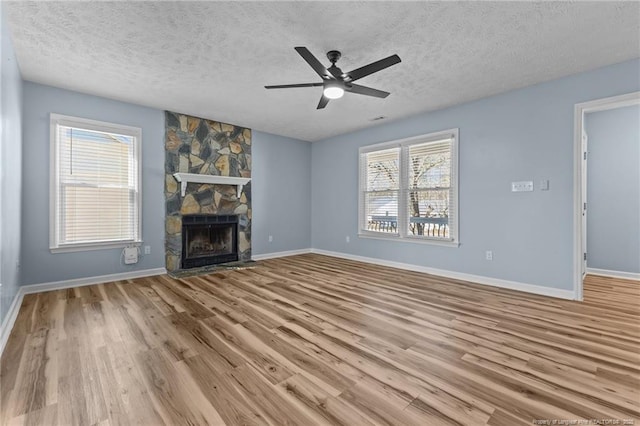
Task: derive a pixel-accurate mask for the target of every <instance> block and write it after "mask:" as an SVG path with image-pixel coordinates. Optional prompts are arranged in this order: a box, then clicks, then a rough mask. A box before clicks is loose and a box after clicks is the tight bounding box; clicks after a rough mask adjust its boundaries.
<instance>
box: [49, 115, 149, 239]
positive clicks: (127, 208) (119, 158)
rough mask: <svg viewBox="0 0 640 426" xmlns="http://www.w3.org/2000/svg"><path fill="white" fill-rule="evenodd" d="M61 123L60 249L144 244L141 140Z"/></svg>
mask: <svg viewBox="0 0 640 426" xmlns="http://www.w3.org/2000/svg"><path fill="white" fill-rule="evenodd" d="M88 127H90V126H79V125H78V126H72V125H64V124H60V123H56V124H55V135H54V137H55V145H56V146H55V148H56V154H57V156H56V167H55V170H56V174H57V176H56V177H55V191H54V200H53V201H54V210H55V211H54V214H55V220H54V226H55V241H54V242H53V246H54V247H64V246H68V245H91V244H105V243H115V242H125V243H127V242H135V241H139V240H140V231H139V230H140V226H139V205H138V204H139V197H138V195H139V182H138V176H139V174H138V155H137V144H138V143H139V141H138V139H139V138H138V137H136V136H135V135H131V134H121V133H118V132H108V131H101V130H96V129H93V128H88Z"/></svg>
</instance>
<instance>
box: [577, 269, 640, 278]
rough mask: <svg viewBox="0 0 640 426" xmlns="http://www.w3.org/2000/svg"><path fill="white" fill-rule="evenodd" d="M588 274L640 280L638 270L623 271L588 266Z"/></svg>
mask: <svg viewBox="0 0 640 426" xmlns="http://www.w3.org/2000/svg"><path fill="white" fill-rule="evenodd" d="M587 274H589V275H600V276H602V277H612V278H622V279H625V280H635V281H640V273H637V272H623V271H611V270H608V269H598V268H587Z"/></svg>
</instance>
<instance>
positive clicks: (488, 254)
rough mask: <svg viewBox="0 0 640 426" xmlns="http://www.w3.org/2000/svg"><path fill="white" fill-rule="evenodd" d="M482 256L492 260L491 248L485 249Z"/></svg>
mask: <svg viewBox="0 0 640 426" xmlns="http://www.w3.org/2000/svg"><path fill="white" fill-rule="evenodd" d="M484 257H485V259H487V260H493V252H492V251H491V250H487V251H486V252H485V253H484Z"/></svg>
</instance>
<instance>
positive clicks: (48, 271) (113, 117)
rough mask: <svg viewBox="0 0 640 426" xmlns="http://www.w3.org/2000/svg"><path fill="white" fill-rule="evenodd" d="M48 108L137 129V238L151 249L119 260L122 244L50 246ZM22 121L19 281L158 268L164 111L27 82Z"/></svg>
mask: <svg viewBox="0 0 640 426" xmlns="http://www.w3.org/2000/svg"><path fill="white" fill-rule="evenodd" d="M50 113H58V114H64V115H71V116H75V117H82V118H88V119H92V120H100V121H107V122H111V123H117V124H124V125H127V126H136V127H140V128H142V239H143V241H144V243H143V244H144V245H150V246H151V254H150V255H146V256H142V257H141V258H140V260H139V262H138V263H137V264H134V265H125V264H124V263H123V262H121V260H120V254H121V251H122V250H121V249H109V250H94V251H86V252H73V253H56V254H52V253H51V252H50V251H49V144H50V141H49V114H50ZM23 122H24V131H23V145H22V146H23V150H24V166H23V196H22V280H21V282H22V284H34V283H43V282H52V281H60V280H68V279H73V278H83V277H93V276H98V275H107V274H114V273H119V272H129V271H134V270H144V269H152V268H163V267H164V265H165V263H164V232H163V229H164V193H163V190H164V189H163V185H164V114H163V112H162V111H160V110H156V109H151V108H146V107H142V106H137V105H132V104H127V103H123V102H118V101H114V100H110V99H104V98H99V97H96V96H89V95H84V94H81V93H77V92H71V91H68V90H63V89H56V88H53V87H49V86H43V85H40V84H35V83H30V82H26V83H25V84H24V116H23Z"/></svg>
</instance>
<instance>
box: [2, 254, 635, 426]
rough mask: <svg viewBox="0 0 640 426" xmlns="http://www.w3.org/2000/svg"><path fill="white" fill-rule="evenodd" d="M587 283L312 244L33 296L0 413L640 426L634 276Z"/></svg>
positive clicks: (52, 419) (121, 420)
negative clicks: (489, 282) (453, 274)
mask: <svg viewBox="0 0 640 426" xmlns="http://www.w3.org/2000/svg"><path fill="white" fill-rule="evenodd" d="M584 293H585V302H584V303H577V302H571V301H562V300H557V299H552V298H546V297H539V296H534V295H528V294H525V293H518V292H513V291H507V290H500V289H495V288H491V287H486V286H480V285H472V284H465V283H461V282H457V281H455V280H450V279H445V278H439V277H435V276H429V275H424V274H419V273H412V272H407V271H400V270H395V269H391V268H386V267H377V266H373V265H368V264H363V263H358V262H352V261H347V260H341V259H336V258H331V257H326V256H320V255H311V254H310V255H301V256H295V257H289V258H282V259H274V260H268V261H264V262H260V264H259V266H258V267H256V268H253V269H245V270H238V271H225V272H220V273H216V274H210V275H204V276H199V277H191V278H185V279H180V280H176V279H172V278H170V277H168V276H157V277H152V278H144V279H136V280H132V281H122V282H115V283H109V284H101V285H94V286H88V287H79V288H74V289H70V290H63V291H52V292H47V293H40V294H36V295H29V296H26V297H25V299H24V302H23V305H22V308H21V310H20V314H19V316H18V319H17V321H16V324H15V327H14V329H13V333H12V334H11V337H10V340H9V342H8V345H7V347H6V349H5V351H4V354H3V357H2V359H1V362H2V365H1V376H0V378H1V380H2V382H1V391H2V395H1V402H2V407H1V408H2V416H1V419H2V422H3V423H4V424H7V423H8V424H13V423H16V424H21V423H27V424H61V425H90V424H102V425H107V424H112V425H115V424H131V423H137V424H154V425H155V424H180V425H182V424H207V423H208V424H216V425H217V424H220V425H222V424H273V425H282V424H300V425H311V424H343V425H356V426H357V425H370V424H397V425H441V424H447V425H449V424H462V425H484V424H489V425H509V426H511V425H520V424H521V425H531V424H533V422H534V420H536V419H540V420H543V419H549V420H551V419H598V420H602V419H616V420H620V421H622V420H623V419H635V422H636V424H640V421H639V420H638V417H640V412H639V411H640V407H639V404H640V395H639V393H640V389H639V387H640V359H639V352H640V328H639V327H640V322H639V321H640V318H639V308H640V306H639V302H640V284H639V283H638V282H632V281H624V280H614V279H606V278H596V277H589V278H588V279H587V282H586V284H585V292H584ZM592 424H595V423H592ZM600 424H604V423H600ZM611 424H614V423H611ZM620 424H623V423H620Z"/></svg>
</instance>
